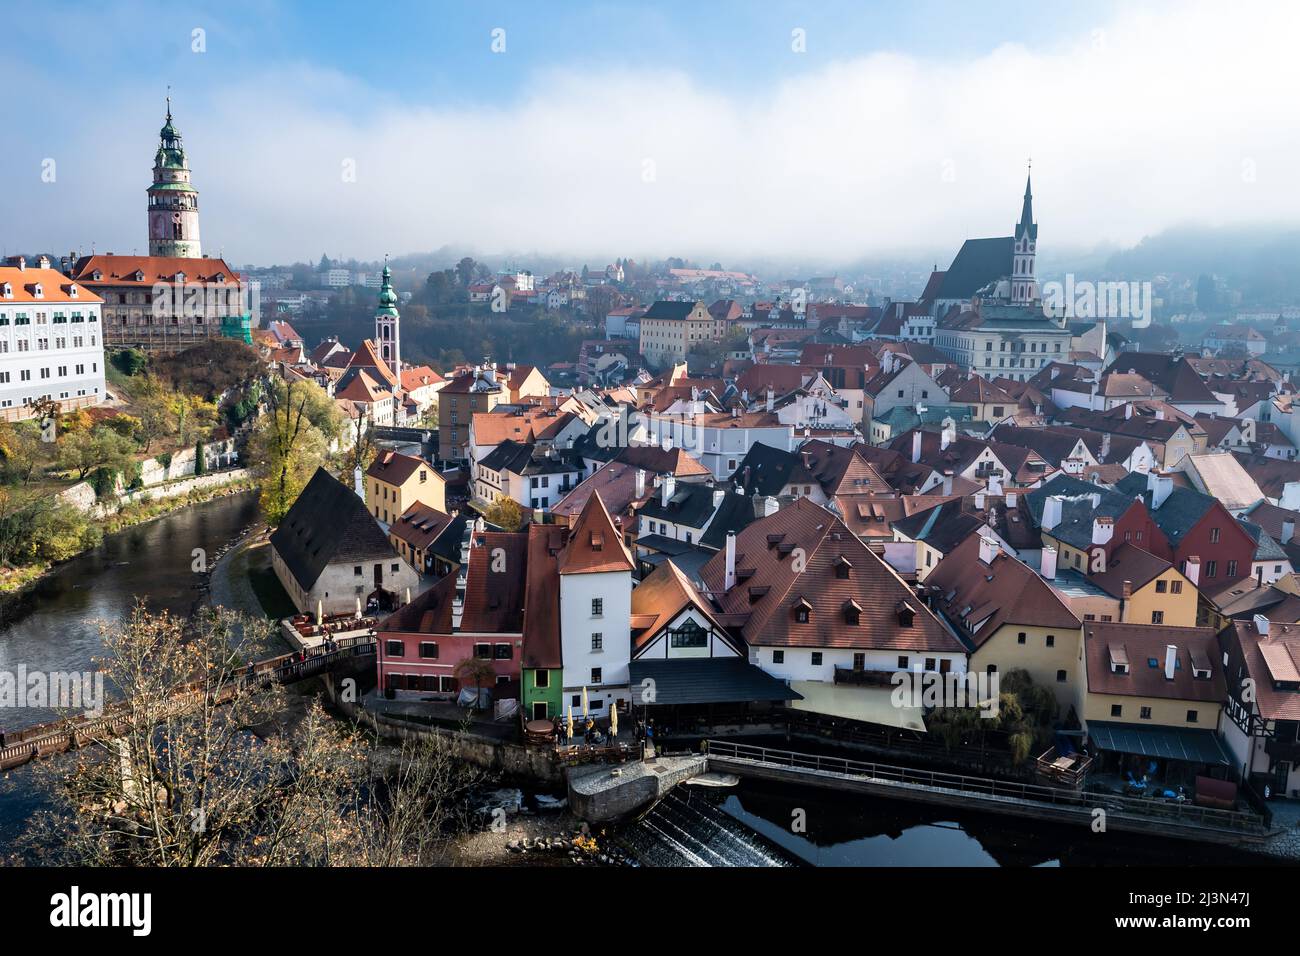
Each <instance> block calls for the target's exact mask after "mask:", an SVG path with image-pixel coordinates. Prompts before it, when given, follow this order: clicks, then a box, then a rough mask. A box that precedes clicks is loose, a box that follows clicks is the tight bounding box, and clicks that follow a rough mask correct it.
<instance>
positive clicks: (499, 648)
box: [492, 644, 514, 661]
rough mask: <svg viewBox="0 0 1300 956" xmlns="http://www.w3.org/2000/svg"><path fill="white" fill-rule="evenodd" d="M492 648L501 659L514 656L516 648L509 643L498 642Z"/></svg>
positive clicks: (504, 659) (497, 657)
mask: <svg viewBox="0 0 1300 956" xmlns="http://www.w3.org/2000/svg"><path fill="white" fill-rule="evenodd" d="M492 650H493V652H494V656H495V657H496V659H497V660H499V661H508V660H510V659H511V658H512V657H513V656H514V650H513V648H511V646H510V645H509V644H497V645H496V646H495V647H494V648H493V649H492Z"/></svg>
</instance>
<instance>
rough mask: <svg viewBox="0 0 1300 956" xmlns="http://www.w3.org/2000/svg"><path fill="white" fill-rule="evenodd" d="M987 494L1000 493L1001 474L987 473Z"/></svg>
mask: <svg viewBox="0 0 1300 956" xmlns="http://www.w3.org/2000/svg"><path fill="white" fill-rule="evenodd" d="M989 494H991V495H1000V494H1002V476H1001V475H989Z"/></svg>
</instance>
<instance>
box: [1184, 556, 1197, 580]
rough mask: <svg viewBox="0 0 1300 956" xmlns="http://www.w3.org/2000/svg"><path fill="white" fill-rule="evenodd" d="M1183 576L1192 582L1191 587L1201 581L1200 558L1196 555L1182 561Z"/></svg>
mask: <svg viewBox="0 0 1300 956" xmlns="http://www.w3.org/2000/svg"><path fill="white" fill-rule="evenodd" d="M1183 577H1185V578H1187V580H1189V581H1191V582H1192V587H1197V586H1198V585H1199V584H1200V583H1201V559H1200V558H1198V557H1197V556H1196V555H1192V556H1191V557H1190V558H1188V559H1187V560H1186V561H1184V562H1183Z"/></svg>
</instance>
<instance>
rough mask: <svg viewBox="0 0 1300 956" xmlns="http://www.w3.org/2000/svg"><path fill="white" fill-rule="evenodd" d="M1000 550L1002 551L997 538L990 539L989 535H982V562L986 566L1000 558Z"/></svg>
mask: <svg viewBox="0 0 1300 956" xmlns="http://www.w3.org/2000/svg"><path fill="white" fill-rule="evenodd" d="M1000 550H1001V549H1000V548H999V547H998V541H997V538H993V537H989V536H987V535H980V560H981V561H983V562H984V563H985V564H992V563H993V559H994V558H996V557H997V556H998V551H1000Z"/></svg>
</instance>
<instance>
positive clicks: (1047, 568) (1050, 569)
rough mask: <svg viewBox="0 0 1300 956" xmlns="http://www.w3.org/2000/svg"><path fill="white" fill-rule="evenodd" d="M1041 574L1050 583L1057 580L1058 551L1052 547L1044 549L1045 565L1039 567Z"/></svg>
mask: <svg viewBox="0 0 1300 956" xmlns="http://www.w3.org/2000/svg"><path fill="white" fill-rule="evenodd" d="M1038 573H1039V574H1041V575H1042V576H1043V577H1044V579H1046V580H1048V581H1055V580H1056V549H1055V548H1053V547H1050V546H1044V548H1043V563H1042V565H1040V567H1039V572H1038Z"/></svg>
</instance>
